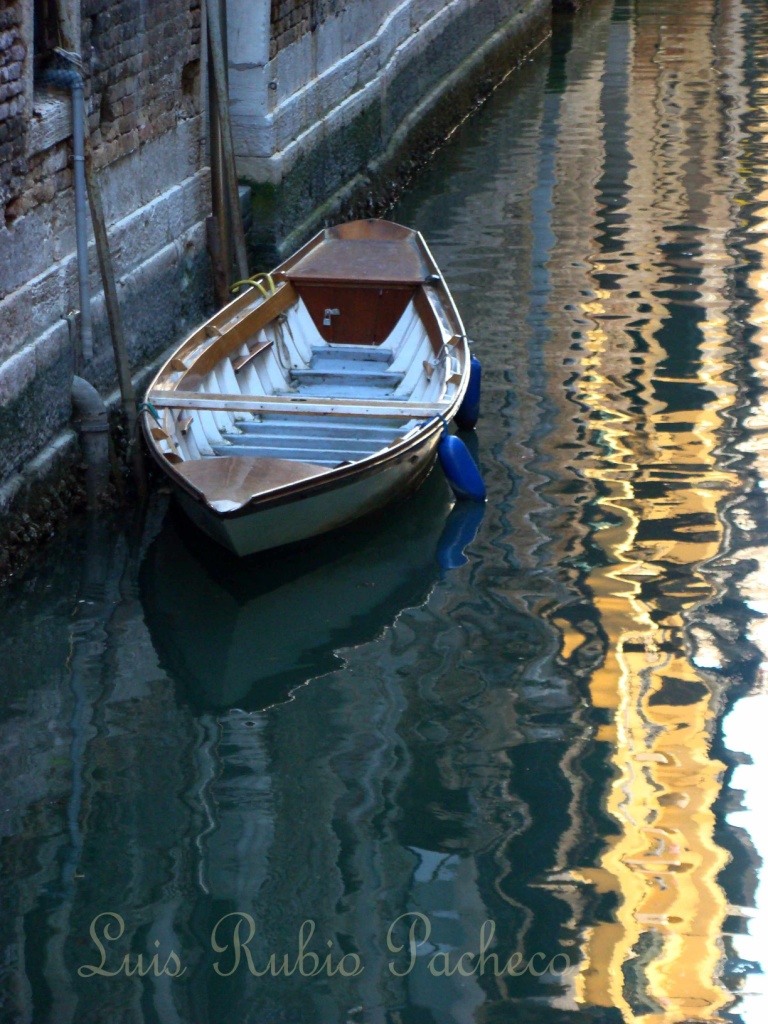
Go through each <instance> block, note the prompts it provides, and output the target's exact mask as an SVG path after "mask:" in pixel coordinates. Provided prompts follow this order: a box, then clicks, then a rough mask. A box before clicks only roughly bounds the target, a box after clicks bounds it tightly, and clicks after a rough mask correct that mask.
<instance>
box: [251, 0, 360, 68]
mask: <svg viewBox="0 0 768 1024" xmlns="http://www.w3.org/2000/svg"><path fill="white" fill-rule="evenodd" d="M343 7H344V0H272V9H271V12H270V21H271V33H270V41H269V57H270V60H271V59H272V58H273V57H275V56H276V55H277V53H278V52H279V51H280V50H283V49H285V47H287V46H290V45H291V43H296V42H298V41H299V39H301V37H302V36H304V35H306V34H307V32H314V31H315V29H316V28H317V26H318V25H321V24H322V23H323V22H324V21H326V20H327V19H328V18H331V17H333V15H334V14H336V13H338V12H339V11H340V10H342V9H343Z"/></svg>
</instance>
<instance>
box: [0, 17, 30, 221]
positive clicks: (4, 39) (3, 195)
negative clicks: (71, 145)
mask: <svg viewBox="0 0 768 1024" xmlns="http://www.w3.org/2000/svg"><path fill="white" fill-rule="evenodd" d="M21 14H22V12H21V4H20V3H15V4H14V3H11V4H9V5H7V6H5V7H4V9H2V10H0V202H2V205H3V206H5V205H6V204H7V203H8V202H9V201H10V200H11V199H12V198H14V196H15V195H17V194H18V192H19V190H20V188H21V187H22V182H23V178H24V174H25V172H26V163H25V160H24V153H25V149H26V134H27V97H26V96H25V95H24V60H25V58H26V56H27V47H26V44H25V41H24V38H23V36H22V29H21V24H22V17H21Z"/></svg>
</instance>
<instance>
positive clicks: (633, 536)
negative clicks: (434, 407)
mask: <svg viewBox="0 0 768 1024" xmlns="http://www.w3.org/2000/svg"><path fill="white" fill-rule="evenodd" d="M661 6H663V7H664V10H663V11H662V10H661ZM740 8H741V5H740V4H739V3H738V2H737V0H733V2H731V3H729V4H726V5H717V4H716V3H715V2H714V0H694V2H692V3H689V4H686V5H685V10H684V11H683V10H682V9H677V8H671V7H669V6H668V5H660V4H658V3H654V2H652V0H649V2H647V3H643V2H640V3H637V4H636V5H633V16H632V18H631V19H627V20H625V21H618V20H617V21H615V22H614V25H613V38H612V50H611V47H609V50H608V54H609V56H608V63H607V65H606V70H605V76H604V77H605V79H606V80H607V79H609V78H610V76H611V74H614V75H621V74H624V75H626V78H627V80H628V81H629V79H630V78H631V80H632V81H633V82H634V83H638V82H642V81H643V80H645V86H646V87H645V88H642V89H628V90H627V91H626V94H625V97H624V102H625V131H624V133H623V137H622V138H620V139H615V138H614V139H607V140H605V143H604V145H605V154H604V156H603V157H602V164H601V166H600V168H599V169H598V168H596V169H595V174H594V175H593V176H592V178H591V181H590V188H591V189H592V190H593V191H592V196H591V199H590V200H588V201H587V203H586V204H584V205H583V206H582V218H586V219H587V220H588V219H589V217H590V216H593V217H594V219H595V220H596V221H597V222H598V223H600V222H601V221H602V225H603V228H604V232H603V239H602V241H599V242H598V241H595V242H594V243H593V244H594V245H595V251H594V255H593V257H592V260H591V265H590V267H589V268H588V269H585V270H584V271H583V272H582V273H583V277H582V280H581V281H580V282H579V281H578V280H577V273H575V272H574V270H573V267H574V266H576V264H575V263H573V264H571V267H570V268H568V270H567V271H566V273H567V276H568V278H569V285H570V287H571V289H572V294H579V293H580V294H581V295H582V297H583V298H582V301H581V303H580V304H579V305H578V307H577V308H576V309H575V310H574V312H573V313H572V324H571V327H572V328H575V331H574V336H577V337H579V336H580V338H581V341H580V348H581V358H580V362H579V367H578V369H577V371H576V379H575V381H574V382H573V383H571V385H570V387H571V392H572V394H573V396H574V402H575V404H576V405H577V407H578V408H580V410H581V416H580V417H579V418H577V419H580V421H581V422H580V423H579V427H580V428H581V430H582V433H583V435H587V436H589V437H590V449H589V451H590V453H591V454H589V456H588V457H587V458H584V457H583V456H582V458H581V460H580V461H579V462H578V463H577V464H576V466H575V468H576V470H577V472H578V473H579V475H580V476H581V477H582V478H583V479H585V480H588V481H589V482H590V484H591V486H592V492H593V495H594V497H593V499H592V507H593V512H592V527H593V530H594V533H593V543H594V544H595V545H596V547H597V549H598V550H599V552H600V553H601V556H602V557H600V558H599V559H596V560H595V561H598V562H599V563H600V565H599V567H598V568H593V569H590V570H589V571H588V574H587V585H588V587H589V590H590V592H591V594H592V596H593V600H594V604H595V607H596V609H597V611H598V613H599V618H600V627H601V629H602V631H603V632H604V634H605V645H606V654H605V657H604V658H603V660H602V662H601V664H600V666H599V667H598V668H597V669H596V670H594V671H593V672H592V675H591V678H590V680H589V692H590V695H591V701H592V704H593V706H594V707H595V708H598V709H603V710H604V712H605V714H606V724H604V725H602V726H601V727H600V730H599V733H598V736H597V740H598V741H603V742H605V743H607V744H609V745H610V748H611V750H612V753H611V755H610V760H611V762H612V765H613V768H614V776H613V779H612V781H611V783H610V788H609V791H608V793H607V801H606V803H607V809H608V811H609V812H610V814H611V816H612V818H613V819H614V820H615V822H616V824H617V826H618V827H617V831H616V834H615V835H613V836H609V837H608V840H607V842H606V845H605V848H604V851H603V853H602V855H601V857H600V859H599V861H598V862H597V864H596V865H594V866H590V867H583V868H581V869H579V870H576V871H571V872H569V873H567V876H566V875H565V874H564V873H562V872H561V873H560V875H559V878H558V879H554V881H559V882H560V883H561V884H562V882H563V881H565V879H566V877H567V878H569V879H570V880H571V882H577V883H581V884H584V885H588V886H591V887H594V890H595V891H596V892H597V893H599V894H600V895H601V896H603V897H604V898H605V899H607V901H608V903H609V904H612V905H613V906H615V911H614V912H613V913H609V914H605V915H604V917H605V918H606V919H604V920H601V921H598V922H597V923H595V924H592V925H590V926H589V927H586V928H581V929H580V934H581V940H580V942H581V948H582V956H583V962H582V969H581V971H580V973H579V974H578V976H577V977H576V980H575V991H574V996H575V999H576V1002H577V1003H581V1004H582V1005H583V1004H586V1005H591V1006H604V1007H616V1008H618V1009H620V1011H621V1013H622V1016H623V1018H624V1020H625V1021H627V1022H632V1021H637V1020H642V1021H643V1022H644V1024H680V1022H683V1021H686V1022H688V1021H691V1020H696V1021H715V1020H720V1019H722V1017H721V1011H722V1010H723V1009H724V1008H725V1007H726V1006H727V1005H728V1004H729V1003H731V1002H732V1000H733V996H732V993H731V992H729V991H728V990H727V989H726V988H725V987H724V986H723V985H722V984H721V982H720V980H719V979H720V973H721V967H722V962H723V957H724V953H723V944H722V933H723V928H724V922H725V919H726V917H727V916H729V914H731V913H733V908H729V906H728V904H727V900H726V896H725V893H724V892H723V890H722V888H721V887H720V886H719V885H718V881H717V877H718V874H719V872H720V871H721V870H722V868H723V867H724V865H725V864H726V863H727V859H728V855H727V853H726V852H725V851H724V850H723V849H722V848H720V847H719V846H718V845H717V843H716V841H715V838H714V829H715V816H714V812H713V805H714V802H715V800H716V799H717V797H718V795H719V793H720V790H721V786H722V776H723V772H724V768H725V766H724V765H723V764H721V763H720V762H719V761H718V760H717V759H715V758H714V757H712V756H711V753H710V748H711V741H712V733H713V726H714V723H715V719H716V716H717V715H718V713H719V699H720V694H719V693H718V692H717V684H716V683H715V682H713V680H712V678H711V677H710V676H709V675H708V674H707V672H706V670H705V669H702V668H700V667H697V664H696V663H695V661H694V658H693V656H692V654H693V645H692V637H691V634H690V630H689V628H688V626H687V622H688V618H689V615H690V613H691V612H692V611H694V610H695V609H696V608H697V607H700V605H701V603H702V601H705V600H707V599H710V598H712V597H713V596H714V593H715V584H714V583H713V581H712V577H711V575H709V574H708V566H709V565H710V564H711V563H712V561H713V560H714V559H716V558H717V557H718V556H719V555H721V554H722V553H723V552H724V550H725V549H726V548H727V541H728V538H727V532H726V531H727V527H726V525H725V522H724V519H723V517H722V514H721V509H722V507H723V504H724V502H725V501H726V500H727V499H728V497H729V496H730V495H732V494H733V492H734V491H735V490H737V488H738V487H739V478H738V476H737V475H736V473H734V472H730V471H729V470H728V468H727V467H725V466H724V462H723V460H722V459H721V458H720V457H719V448H720V445H721V444H722V436H723V432H724V429H725V428H726V426H727V416H728V411H729V410H730V409H731V408H732V406H733V404H734V401H735V388H734V385H733V384H732V383H731V381H730V377H729V368H730V366H731V365H732V362H733V360H732V351H731V348H730V346H731V344H732V342H731V338H730V335H729V329H728V328H729V307H730V303H731V301H732V300H731V284H730V277H729V273H730V272H731V271H732V268H733V266H734V263H733V258H732V256H731V255H730V253H729V252H728V250H727V246H726V242H727V236H728V233H729V231H731V230H732V229H733V227H734V223H733V217H734V213H733V211H734V208H735V203H734V193H735V191H736V182H737V178H738V169H737V168H736V166H735V157H734V165H733V166H729V165H728V164H727V163H725V161H724V160H723V153H722V149H721V148H720V144H719V141H718V134H717V132H715V131H712V130H711V125H712V123H721V124H723V119H724V109H725V106H724V104H723V99H722V90H723V88H725V89H726V91H727V92H729V94H730V96H731V99H732V101H733V105H734V106H736V107H737V108H738V105H739V104H743V97H742V96H741V94H740V89H741V73H740V72H741V62H742V60H743V50H744V42H743V38H742V26H741V11H740ZM713 25H714V26H715V31H714V32H713ZM611 54H612V56H611ZM611 60H613V64H612V65H611ZM724 83H725V85H724ZM704 125H708V126H710V127H709V128H708V130H706V131H705V130H704V128H703V126H704ZM726 129H727V131H729V132H730V133H731V134H733V132H734V130H735V129H734V127H733V124H728V125H725V124H723V131H725V130H726ZM732 141H733V140H732ZM621 148H623V149H625V151H626V157H627V159H626V160H625V161H623V162H622V161H621V160H620V159H617V152H618V150H619V149H621ZM735 151H736V147H734V149H733V152H735ZM596 155H597V154H596ZM560 180H561V181H565V180H566V178H565V176H564V175H561V179H560ZM584 191H586V190H584V189H583V190H582V192H584ZM617 195H620V196H621V197H622V199H623V200H624V202H623V205H622V203H618V204H617V203H616V201H615V197H616V196H617ZM585 198H586V197H585ZM558 209H560V210H562V211H563V217H566V216H567V217H568V218H569V219H571V220H572V219H573V218H574V217H575V216H577V214H575V213H574V212H573V208H572V206H569V205H568V204H567V203H566V202H563V204H562V206H561V207H558V204H557V203H555V216H557V211H558ZM692 210H696V211H697V213H696V218H697V220H696V223H691V221H692V216H693V215H692V213H691V211H692ZM670 225H671V227H670ZM555 228H556V230H557V231H558V234H559V236H560V237H562V236H563V235H567V234H568V232H569V231H570V233H573V234H576V233H578V229H577V231H576V232H574V228H573V225H571V226H570V227H564V228H563V229H562V230H561V229H560V228H559V226H558V225H557V224H556V225H555ZM598 234H599V232H593V235H594V236H597V235H598ZM582 237H587V235H586V233H585V234H584V235H583V236H582ZM606 239H607V243H606ZM763 283H764V282H763ZM574 286H578V291H577V290H576V288H575V287H574ZM753 287H754V288H755V290H757V291H762V294H763V295H764V294H765V288H764V287H762V286H761V285H760V284H759V282H757V281H754V282H753ZM765 322H767V323H768V318H765ZM764 329H765V323H764ZM763 359H765V356H763ZM558 625H559V626H560V627H561V628H562V629H563V650H562V654H563V658H564V659H566V660H567V659H569V658H570V657H571V656H572V654H573V652H574V651H577V650H578V649H579V647H580V646H581V645H582V644H583V643H584V642H585V640H586V639H587V638H586V637H585V636H584V635H582V634H581V633H580V632H579V631H578V630H576V629H574V628H572V627H569V625H568V623H567V622H566V621H565V619H563V620H558ZM571 771H572V770H571ZM569 774H570V773H569ZM566 898H567V897H566Z"/></svg>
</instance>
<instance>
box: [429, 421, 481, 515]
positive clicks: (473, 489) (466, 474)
mask: <svg viewBox="0 0 768 1024" xmlns="http://www.w3.org/2000/svg"><path fill="white" fill-rule="evenodd" d="M437 455H438V458H439V459H440V465H441V466H442V467H443V472H444V473H445V476H446V479H447V480H448V483H449V484H450V485H451V488H452V490H453V493H454V494H455V495H456V497H457V498H459V499H460V500H468V501H485V495H486V491H485V483H484V481H483V478H482V476H481V475H480V470H479V469H478V468H477V466H476V465H475V460H474V459H473V458H472V456H471V455H470V454H469V449H468V448H467V446H466V445H465V444H464V442H463V441H462V440H460V439H459V438H458V437H456V435H455V434H447V433H446V434H443V436H442V437H441V438H440V443H439V444H438V446H437Z"/></svg>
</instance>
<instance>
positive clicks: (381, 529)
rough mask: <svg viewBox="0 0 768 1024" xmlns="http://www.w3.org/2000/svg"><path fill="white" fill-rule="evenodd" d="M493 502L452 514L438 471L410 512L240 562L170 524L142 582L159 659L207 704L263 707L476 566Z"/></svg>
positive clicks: (196, 700) (149, 556)
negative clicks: (477, 544)
mask: <svg viewBox="0 0 768 1024" xmlns="http://www.w3.org/2000/svg"><path fill="white" fill-rule="evenodd" d="M482 514H483V506H482V505H473V506H469V505H468V504H467V503H463V504H461V505H458V506H454V507H453V508H451V501H450V500H449V491H448V488H447V486H446V483H445V480H444V478H443V477H442V475H441V474H440V473H438V472H435V473H432V474H431V475H430V477H429V478H428V480H427V482H426V484H425V485H424V487H422V488H421V489H420V490H419V492H418V493H417V494H416V495H415V496H414V497H413V499H412V500H410V501H409V502H408V503H407V506H406V514H405V515H403V516H395V515H392V514H389V515H387V516H386V518H383V517H379V518H378V519H377V520H376V521H375V522H373V523H371V522H366V523H364V524H362V526H352V527H350V528H348V529H347V530H345V532H344V535H343V536H340V535H339V534H333V535H331V536H330V537H324V538H320V539H318V540H317V541H314V542H313V543H311V544H309V545H303V546H299V547H294V548H293V549H291V550H288V551H280V552H277V553H274V552H273V553H266V554H264V555H261V556H259V557H258V558H250V559H245V560H239V559H235V558H232V557H230V556H229V555H228V554H227V553H226V552H221V551H220V550H219V549H218V548H216V547H215V546H212V545H209V544H206V543H202V544H201V538H200V534H199V533H198V532H197V531H196V530H194V529H189V528H187V527H186V526H185V524H184V523H183V522H180V521H179V520H178V518H177V517H176V518H173V519H171V518H169V519H168V520H167V522H166V524H165V526H164V528H163V529H162V530H161V532H160V533H159V535H158V537H157V538H156V539H155V541H154V542H153V544H152V545H151V546H150V548H149V550H148V551H147V553H146V555H145V557H144V559H143V563H142V568H141V575H140V586H141V598H142V603H143V607H144V614H145V618H146V622H147V626H148V627H149V630H150V633H151V635H152V638H153V643H154V646H155V649H156V650H157V652H158V655H159V657H160V662H161V664H162V665H163V667H164V668H165V669H166V671H168V673H169V675H171V676H172V678H174V679H175V680H176V681H177V683H179V684H180V686H181V687H182V690H181V693H182V695H183V697H184V698H185V699H188V700H190V701H192V702H193V704H194V705H195V706H196V707H197V708H209V709H212V708H229V707H233V706H238V707H244V708H247V709H250V710H252V709H255V708H264V707H268V706H270V705H271V704H274V703H277V702H278V701H280V700H284V699H286V698H287V696H288V695H289V694H290V692H291V690H292V689H293V688H294V687H296V686H299V685H302V684H304V683H306V682H307V681H308V680H312V679H314V678H317V677H318V676H321V675H323V674H324V673H326V672H330V671H332V670H333V669H336V668H339V667H340V666H341V665H343V660H342V658H341V657H340V655H339V653H338V652H339V651H340V650H341V649H342V648H346V647H354V646H357V645H358V644H359V643H362V642H364V641H365V640H370V639H373V638H375V637H376V636H377V635H378V634H379V633H380V632H381V630H382V629H384V628H385V627H386V626H388V625H390V624H391V623H392V622H393V621H394V620H395V619H396V618H397V616H398V615H399V614H400V613H401V612H402V610H403V609H404V608H407V607H410V606H412V605H420V604H423V603H424V602H425V601H426V600H427V598H428V596H429V594H430V592H431V590H432V587H433V586H434V584H435V582H436V581H437V579H438V578H439V576H440V572H441V563H442V564H443V565H446V564H447V565H448V566H449V567H452V566H456V565H459V564H461V563H463V562H465V561H466V556H465V555H463V553H462V551H463V548H464V547H466V545H467V544H469V543H471V541H472V539H473V537H474V534H475V533H476V531H477V528H478V526H479V523H480V521H481V519H482Z"/></svg>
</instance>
